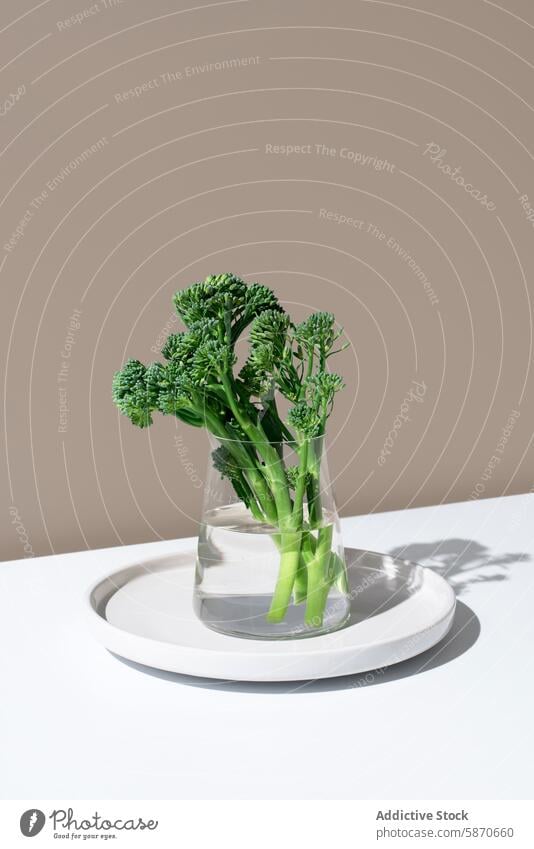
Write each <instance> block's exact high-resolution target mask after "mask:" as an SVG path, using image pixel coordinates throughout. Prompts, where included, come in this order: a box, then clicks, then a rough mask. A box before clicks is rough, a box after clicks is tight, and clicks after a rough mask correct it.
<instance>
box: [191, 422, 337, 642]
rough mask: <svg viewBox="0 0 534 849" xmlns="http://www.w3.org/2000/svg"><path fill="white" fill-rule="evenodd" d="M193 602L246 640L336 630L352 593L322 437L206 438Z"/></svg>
mask: <svg viewBox="0 0 534 849" xmlns="http://www.w3.org/2000/svg"><path fill="white" fill-rule="evenodd" d="M211 448H212V451H211V455H210V462H209V466H208V472H207V475H206V481H205V492H204V505H203V512H202V519H201V525H200V533H199V542H198V557H197V567H196V580H195V588H194V607H195V611H196V613H197V615H198V616H199V618H200V619H201V620H202V622H203V623H204V624H205V625H207V626H208V627H209V628H212V629H214V630H216V631H220V632H222V633H225V634H230V635H234V636H239V637H249V638H252V639H293V638H302V637H313V636H317V635H320V634H325V633H328V632H330V631H334V630H336V629H338V628H340V627H342V626H343V625H344V624H345V623H346V622H347V619H348V616H349V594H348V584H347V572H346V564H345V557H344V551H343V544H342V540H341V533H340V527H339V519H338V515H337V510H336V506H335V502H334V498H333V494H332V486H331V482H330V477H329V473H328V464H327V458H326V452H325V445H324V437H323V436H321V437H315V438H308V439H303V440H302V441H300V442H284V443H272V442H260V443H254V442H242V441H237V440H228V439H220V440H214V439H212V445H211Z"/></svg>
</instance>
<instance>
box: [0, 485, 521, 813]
mask: <svg viewBox="0 0 534 849" xmlns="http://www.w3.org/2000/svg"><path fill="white" fill-rule="evenodd" d="M533 508H534V500H533V496H532V495H521V496H510V497H506V498H498V499H488V500H485V501H473V502H466V503H463V504H449V505H444V506H443V505H442V506H438V507H426V508H420V509H417V510H409V511H401V512H395V513H382V514H378V515H371V516H361V517H357V518H351V519H345V520H343V531H344V539H345V542H346V544H347V545H352V546H354V547H358V548H369V549H372V550H378V551H385V552H392V551H393V550H394V549H395V550H397V549H404V552H403V556H404V557H410V558H412V559H415V560H419V561H420V562H423V563H425V564H427V565H430V564H432V566H433V568H437V569H438V570H439V571H441V572H442V573H443V572H444V571H447V572H448V575H449V578H450V580H451V583H452V584H453V585H455V587H456V589H457V592H458V597H459V602H460V603H459V605H458V613H457V619H456V621H455V625H454V626H453V630H452V632H451V634H450V635H449V636H448V637H447V638H446V640H445V641H444V642H443V643H442V644H440V646H438V647H436V648H435V649H432V650H430V651H429V652H427V653H426V654H425V655H421V656H420V657H419V658H415V659H413V660H411V661H407V662H405V663H403V664H399V665H397V666H396V667H392V668H391V669H390V670H389V671H387V672H384V673H382V674H376V675H369V676H367V680H366V676H354V677H352V678H343V679H332V680H330V681H323V682H318V683H315V684H313V683H312V684H305V685H303V684H292V685H291V684H289V685H288V684H260V685H257V684H237V683H229V682H226V683H224V682H213V681H203V680H201V679H196V680H195V679H192V678H189V679H186V678H181V677H180V676H175V675H170V674H165V673H156V672H154V673H150V672H148V671H147V670H144V669H143V668H141V667H136V666H135V665H134V664H129V663H126V662H123V661H121V660H119V659H117V658H116V657H114V656H113V655H111V654H110V653H108V652H107V651H106V650H105V649H104V648H102V647H101V646H100V645H98V644H97V643H96V642H95V641H94V639H93V637H92V636H91V635H90V633H89V632H88V631H87V629H86V624H85V622H84V620H83V617H82V608H83V604H84V600H83V597H84V594H85V591H86V589H87V587H88V586H89V585H90V584H92V583H93V582H95V581H96V580H97V579H98V578H99V577H100V576H104V575H106V574H107V573H109V572H111V571H114V570H116V569H117V568H118V567H120V566H122V565H124V564H127V563H129V562H135V561H136V560H138V559H139V558H140V557H146V556H152V555H154V556H158V555H161V554H166V553H168V552H170V551H175V550H177V549H180V547H182V546H183V544H184V541H183V540H178V541H172V542H159V543H151V544H148V545H142V546H139V545H138V546H130V547H125V548H114V549H106V550H102V551H93V552H89V551H87V552H82V553H77V554H64V555H58V556H52V557H43V558H36V559H25V560H19V561H11V562H7V563H3V564H1V568H0V585H1V586H0V589H1V616H0V636H1V646H2V650H1V680H2V685H3V686H2V690H3V695H2V698H1V702H0V735H1V742H0V749H1V759H2V770H1V778H0V793H1V795H2V796H3V797H4V798H8V799H13V798H32V799H39V798H40V799H43V798H44V799H84V798H87V799H91V798H98V799H106V798H110V799H128V798H131V799H138V798H139V799H180V798H187V799H189V798H198V799H211V798H222V799H229V798H237V799H247V798H256V799H258V798H259V799H272V798H275V799H279V798H284V797H289V798H293V799H298V798H304V799H306V798H308V799H312V798H327V799H350V798H355V799H387V798H396V799H432V798H440V799H446V798H454V799H459V798H465V799H484V798H517V799H526V798H529V799H532V798H533V797H534V770H533V768H532V743H533V736H534V703H533V701H534V700H533V693H534V685H533V678H534V639H533V637H534V571H533V567H532V560H533V558H534V509H533Z"/></svg>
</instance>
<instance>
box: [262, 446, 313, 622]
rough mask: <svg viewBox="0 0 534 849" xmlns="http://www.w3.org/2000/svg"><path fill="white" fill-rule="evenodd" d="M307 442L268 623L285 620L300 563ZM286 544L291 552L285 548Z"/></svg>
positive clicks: (301, 449)
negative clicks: (289, 531)
mask: <svg viewBox="0 0 534 849" xmlns="http://www.w3.org/2000/svg"><path fill="white" fill-rule="evenodd" d="M308 444H309V443H308V442H307V441H305V442H303V443H302V445H301V446H300V447H299V473H298V478H297V485H296V487H295V497H294V499H293V510H292V513H291V515H290V516H289V517H288V520H287V521H288V524H289V526H290V528H291V533H289V534H282V557H281V559H280V571H279V573H278V579H277V582H276V587H275V591H274V595H273V600H272V603H271V607H270V609H269V613H268V614H267V619H268V621H269V622H281V621H282V619H284V617H285V615H286V613H287V608H288V607H289V603H290V601H291V594H292V593H293V587H294V584H295V581H296V579H297V576H298V574H299V566H300V547H301V542H302V520H303V502H304V492H305V489H306V472H307V469H308ZM286 546H287V547H288V549H289V551H288V552H287V551H286ZM301 592H302V587H300V588H299V590H298V591H297V597H298V596H299V595H300V594H301Z"/></svg>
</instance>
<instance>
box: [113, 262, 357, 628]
mask: <svg viewBox="0 0 534 849" xmlns="http://www.w3.org/2000/svg"><path fill="white" fill-rule="evenodd" d="M174 304H175V307H176V310H177V312H178V315H179V316H180V317H181V319H182V321H183V322H184V324H185V326H186V328H187V330H185V331H184V332H182V333H174V334H171V335H170V336H169V337H168V339H167V341H166V343H165V345H164V346H163V348H162V355H163V357H164V359H165V362H164V363H161V362H157V363H152V364H151V365H148V366H145V365H143V364H142V363H140V362H139V361H138V360H133V359H132V360H129V361H128V362H127V363H126V364H125V365H124V366H123V368H122V369H121V370H120V371H118V372H117V373H116V374H115V376H114V379H113V400H114V402H115V404H116V405H117V407H118V408H119V410H120V411H121V413H124V415H126V416H128V418H129V419H130V420H131V422H132V423H133V424H134V425H137V427H141V428H143V427H148V426H149V425H151V424H152V418H153V413H155V412H160V413H162V414H164V415H172V416H176V417H177V418H178V419H180V420H181V421H183V422H185V423H186V424H189V425H192V426H194V427H204V428H207V430H208V431H210V433H212V434H213V435H214V436H215V437H217V438H219V439H221V440H229V441H225V442H223V443H222V445H221V447H220V448H217V449H216V451H215V452H214V454H213V462H214V465H215V467H216V468H217V469H218V471H219V472H220V474H221V476H223V477H225V478H227V479H228V480H229V481H230V482H231V484H232V486H233V488H234V491H235V493H236V495H237V497H238V499H239V500H240V501H242V502H243V503H244V504H245V506H246V507H247V508H248V510H250V512H251V513H252V515H253V516H254V517H255V519H257V520H258V521H260V522H264V523H266V524H268V525H271V526H273V525H274V527H275V528H276V531H277V533H276V535H275V539H276V542H277V545H278V548H279V551H280V569H279V576H278V580H277V584H276V587H275V588H274V593H273V598H272V604H271V608H270V611H269V613H268V619H269V620H270V621H272V622H280V621H282V620H283V619H284V617H285V615H286V613H287V609H288V606H289V604H290V602H291V598H292V597H293V601H294V603H297V604H298V603H301V602H302V603H303V602H305V603H306V611H305V620H306V623H307V624H308V625H309V626H310V627H312V628H313V627H320V625H321V624H322V620H323V615H324V609H325V605H326V601H327V597H328V593H329V590H330V588H331V586H332V585H333V584H334V583H336V584H337V585H338V586H345V585H346V576H345V571H344V564H343V562H342V561H341V559H340V558H339V557H338V556H337V555H336V554H335V553H334V552H333V551H332V526H331V525H328V524H326V523H324V522H323V512H322V504H321V493H320V486H319V480H320V464H321V450H320V445H321V439H320V438H321V437H322V436H323V435H324V433H325V427H326V423H327V420H328V417H329V415H330V413H331V412H332V407H333V403H334V397H335V395H336V393H337V392H339V391H340V390H341V389H342V388H343V386H344V384H343V380H342V378H341V377H340V376H339V375H337V374H333V373H331V372H329V371H328V370H327V366H328V359H329V357H331V356H332V355H333V354H335V353H337V350H342V349H343V348H344V347H346V343H345V344H343V343H341V342H340V339H341V336H342V331H341V330H339V329H336V325H335V319H334V316H333V315H331V314H330V313H326V312H317V313H314V314H313V315H310V316H309V317H308V318H307V319H306V320H305V321H303V322H302V323H300V324H296V325H295V324H293V322H292V321H291V319H290V317H289V315H288V314H287V313H286V312H285V311H284V309H283V307H282V306H281V305H280V304H279V303H278V300H277V298H276V296H275V294H274V293H273V292H272V291H271V290H270V289H269V288H267V287H266V286H263V285H261V284H259V283H252V284H250V285H247V284H246V283H245V282H244V281H243V280H241V279H240V278H239V277H236V276H235V275H234V274H217V275H211V276H209V277H207V278H206V279H205V280H204V281H203V282H200V283H194V284H193V285H192V286H189V287H188V288H187V289H184V290H183V291H180V292H177V293H176V295H175V296H174ZM247 328H248V343H249V351H248V357H247V360H246V362H245V363H244V365H243V367H242V368H241V369H240V370H239V372H238V373H237V374H235V366H236V362H237V356H236V351H235V346H236V343H237V341H238V339H240V337H241V336H242V335H243V333H244V331H245V330H246V329H247ZM336 345H338V349H337V350H336V349H335V348H336ZM277 396H278V397H280V396H281V397H282V398H284V399H286V401H288V402H289V404H290V408H289V411H288V414H287V417H286V420H285V421H284V420H283V419H282V417H281V416H280V414H279V411H278V407H277ZM318 438H319V439H318ZM283 443H289V444H290V445H291V447H292V448H293V449H294V452H295V455H296V458H297V460H298V464H297V465H292V466H290V467H287V468H286V467H285V464H284V459H283V452H282V451H281V445H282V444H283ZM306 504H307V509H306Z"/></svg>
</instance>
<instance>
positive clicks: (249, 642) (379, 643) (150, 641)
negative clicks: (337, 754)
mask: <svg viewBox="0 0 534 849" xmlns="http://www.w3.org/2000/svg"><path fill="white" fill-rule="evenodd" d="M347 548H350V547H349V546H347ZM351 550H352V551H357V552H359V553H360V554H371V555H374V556H376V557H387V558H389V559H390V560H392V561H393V562H397V563H402V564H403V565H404V566H406V565H409V566H413V567H418V568H419V569H421V570H422V572H423V575H424V576H425V578H426V580H427V581H430V582H431V583H434V584H435V585H436V586H440V587H441V589H442V591H443V590H445V592H446V593H447V595H448V596H449V600H448V607H447V611H446V612H445V613H444V614H442V615H441V616H440V617H439V618H437V619H435V620H433V621H432V622H431V624H429V625H426V626H425V627H423V628H419V629H418V630H416V631H413V632H412V633H411V634H410V635H409V636H406V637H405V636H401V637H394V636H392V637H389V638H387V637H386V638H384V639H381V640H374V641H373V642H371V643H369V642H367V643H361V644H359V645H357V646H356V645H337V646H336V645H331V646H326V647H324V646H323V647H321V646H315V647H314V645H313V643H314V642H315V641H316V640H321V639H324V638H325V637H333V636H335V634H336V633H339V634H341V633H342V632H344V631H347V630H349V629H350V628H351V627H356V625H357V624H359V623H354V625H352V626H351V625H350V624H348V625H347V626H346V627H344V628H342V629H340V630H339V631H338V632H336V631H333V632H331V633H330V634H327V635H318V636H317V637H308V638H306V639H302V640H272V641H266V640H254V639H250V638H246V639H245V638H240V637H236V636H231V635H229V634H217V637H218V638H220V639H224V640H229V641H231V642H232V643H234V645H235V643H241V644H242V647H243V650H242V651H241V652H239V654H236V653H235V651H232V650H229V648H225V647H221V648H218V647H211V646H197V645H185V644H182V643H173V642H171V641H165V640H159V639H156V638H152V637H147V636H145V635H143V634H136V633H135V632H133V631H127V630H126V629H124V628H121V627H119V626H118V625H114V624H113V623H111V622H110V621H109V620H108V619H107V618H106V616H105V613H101V612H99V611H98V609H97V608H98V605H97V604H95V603H94V596H95V593H97V591H98V589H99V588H100V587H102V586H103V585H105V584H106V583H110V584H111V585H113V579H114V578H115V576H119V575H122V574H124V573H127V572H128V571H130V570H132V569H135V568H136V567H137V568H141V567H142V566H143V564H146V563H150V562H152V563H156V562H158V561H159V562H161V561H165V560H168V559H170V558H173V557H177V556H180V555H182V556H183V557H184V558H186V557H187V556H188V555H189V556H190V555H191V553H192V552H194V543H192V544H191V546H190V547H188V548H185V549H179V550H177V551H174V552H168V553H166V554H161V555H159V556H153V557H145V558H135V559H134V560H132V561H131V562H130V563H126V564H124V565H122V566H121V567H119V568H118V569H115V570H113V571H111V572H109V573H108V574H107V575H105V576H104V577H102V576H101V577H100V578H99V579H98V580H97V581H96V582H95V581H93V582H92V583H91V585H90V586H89V587H87V589H86V590H85V593H84V610H85V612H86V614H87V617H88V619H89V625H90V626H92V627H91V630H92V631H93V633H94V632H95V631H96V630H98V631H100V633H102V631H108V632H109V633H110V634H114V635H118V636H120V637H122V638H123V639H124V638H127V639H130V640H135V641H136V642H139V643H140V644H142V645H146V646H154V645H157V646H160V647H165V648H166V650H169V649H170V650H172V649H173V648H174V649H176V650H177V651H179V652H180V653H184V652H185V653H187V654H188V655H193V656H194V655H198V656H200V655H203V656H206V655H209V656H210V657H215V656H222V655H223V656H225V657H227V658H234V659H236V660H237V659H238V658H243V659H245V658H246V659H247V660H250V659H252V658H257V659H258V660H259V661H260V662H262V663H263V662H264V661H265V660H267V659H276V660H283V659H290V658H291V659H294V660H296V659H298V658H310V657H312V656H314V655H320V656H323V655H326V654H333V653H335V655H337V656H339V655H346V654H350V653H353V652H355V651H358V652H359V651H364V650H366V649H369V648H373V649H379V648H381V647H383V646H384V645H387V644H389V643H391V644H392V645H394V644H395V642H397V641H399V640H404V639H408V638H412V639H413V638H414V637H416V636H420V635H421V634H424V633H425V632H427V631H433V630H437V629H439V627H440V626H441V625H442V624H444V623H446V622H447V620H450V623H451V624H452V620H453V617H454V612H455V609H456V594H455V592H454V589H453V587H452V586H451V584H450V583H449V582H448V581H447V580H446V579H445V578H444V577H443V576H441V575H438V574H437V573H436V572H435V571H434V570H433V569H432V568H431V567H427V566H423V565H422V564H420V563H417V562H416V561H413V560H409V559H403V558H399V557H394V556H392V555H390V554H385V553H384V552H378V551H372V550H371V549H357V548H353V549H351ZM176 568H191V563H188V564H184V565H183V566H181V567H180V566H177V567H176ZM127 583H128V581H127V580H126V581H123V582H122V583H121V584H120V585H119V586H117V585H115V587H114V589H113V592H111V594H110V595H109V596H108V597H107V599H106V605H107V603H108V602H109V600H110V599H111V598H112V597H113V595H114V594H115V593H116V592H118V591H119V590H120V589H122V587H124V586H125V585H126V584H127ZM379 615H380V614H379ZM208 630H209V629H208ZM447 631H448V628H447V629H446V630H445V632H444V633H443V634H442V635H441V636H440V637H439V639H438V640H437V641H436V643H437V642H439V640H441V639H443V637H444V636H445V635H446V633H447ZM213 633H217V632H213ZM99 642H102V641H101V640H99ZM266 642H270V643H271V644H272V649H271V650H270V651H269V650H265V649H263V650H262V652H261V653H257V652H255V651H254V647H255V646H257V645H258V644H261V645H263V646H265V643H266ZM436 643H433V645H435V644H436ZM104 645H105V644H104ZM288 645H291V646H292V647H294V648H293V649H292V650H291V651H288V650H287V649H281V647H282V646H288ZM106 647H107V646H106ZM249 647H250V648H249ZM431 647H432V646H429V647H427V648H431ZM427 648H425V649H422V650H421V651H415V652H414V653H413V654H411V655H409V656H407V657H406V658H405V659H406V660H408V659H409V657H416V656H417V655H418V654H420V653H421V652H422V651H426V650H427ZM260 659H261V660H260ZM395 662H398V661H393V662H392V663H391V664H388V665H393V663H395ZM155 668H162V667H155ZM185 674H191V673H185ZM342 674H344V673H342ZM199 677H207V676H205V675H201V674H200V675H199ZM210 677H211V676H210ZM332 677H335V675H334V676H332Z"/></svg>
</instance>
